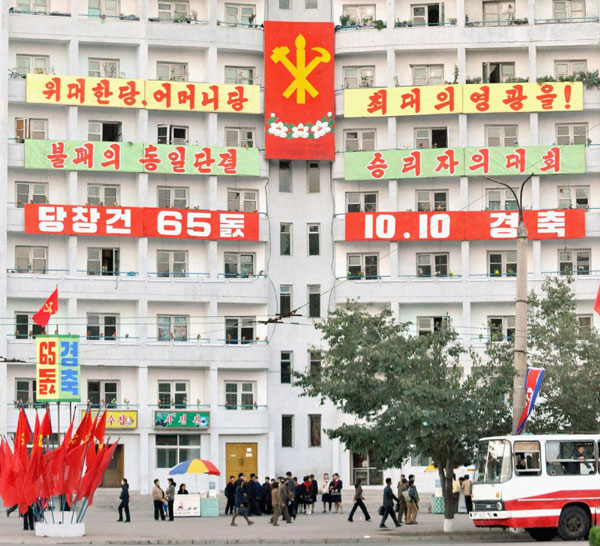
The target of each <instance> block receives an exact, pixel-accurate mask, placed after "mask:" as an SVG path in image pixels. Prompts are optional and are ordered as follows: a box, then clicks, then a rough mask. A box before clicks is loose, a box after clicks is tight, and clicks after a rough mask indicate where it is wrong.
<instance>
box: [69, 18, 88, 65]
mask: <svg viewBox="0 0 600 546" xmlns="http://www.w3.org/2000/svg"><path fill="white" fill-rule="evenodd" d="M75 9H76V10H77V7H76V8H75ZM71 18H72V20H73V21H77V20H78V18H79V14H78V12H77V11H74V12H73V13H72V16H71ZM73 34H75V33H73ZM67 47H68V56H69V57H68V61H69V62H68V63H67V66H68V67H69V68H68V73H69V74H73V75H77V74H81V70H79V39H78V38H77V37H75V36H74V37H72V38H71V39H70V40H69V43H68V46H67ZM85 75H86V76H87V74H85Z"/></svg>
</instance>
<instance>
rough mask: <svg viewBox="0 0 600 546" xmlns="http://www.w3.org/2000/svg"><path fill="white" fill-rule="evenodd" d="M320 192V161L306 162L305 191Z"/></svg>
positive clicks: (309, 192) (310, 192)
mask: <svg viewBox="0 0 600 546" xmlns="http://www.w3.org/2000/svg"><path fill="white" fill-rule="evenodd" d="M320 192H321V163H320V162H319V161H307V162H306V193H307V194H313V193H320Z"/></svg>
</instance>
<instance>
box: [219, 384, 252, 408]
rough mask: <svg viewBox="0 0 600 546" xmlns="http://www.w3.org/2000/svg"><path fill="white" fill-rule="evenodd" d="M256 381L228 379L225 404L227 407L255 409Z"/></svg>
mask: <svg viewBox="0 0 600 546" xmlns="http://www.w3.org/2000/svg"><path fill="white" fill-rule="evenodd" d="M255 390H256V383H253V382H251V381H226V382H225V406H226V407H227V409H230V410H235V409H242V410H253V409H254V407H255V406H254V401H255V400H256V393H255Z"/></svg>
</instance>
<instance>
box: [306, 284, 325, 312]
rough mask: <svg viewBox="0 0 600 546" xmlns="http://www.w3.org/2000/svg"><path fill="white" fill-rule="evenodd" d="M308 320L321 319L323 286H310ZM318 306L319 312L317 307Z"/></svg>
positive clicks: (308, 288)
mask: <svg viewBox="0 0 600 546" xmlns="http://www.w3.org/2000/svg"><path fill="white" fill-rule="evenodd" d="M306 286H307V293H308V318H321V304H322V302H321V285H320V284H308V285H306ZM317 306H318V310H317V309H316V307H317Z"/></svg>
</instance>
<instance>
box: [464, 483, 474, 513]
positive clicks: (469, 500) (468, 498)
mask: <svg viewBox="0 0 600 546" xmlns="http://www.w3.org/2000/svg"><path fill="white" fill-rule="evenodd" d="M472 487H473V485H472V483H471V479H470V478H469V475H468V474H465V476H464V478H463V491H464V493H465V504H466V506H467V514H470V513H471V512H472V511H473V497H472V491H473V489H472Z"/></svg>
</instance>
